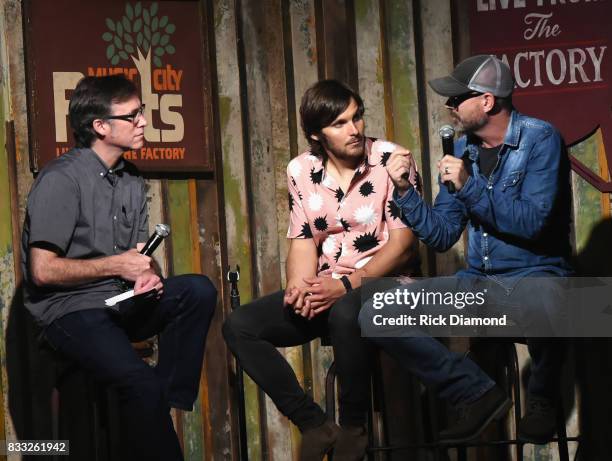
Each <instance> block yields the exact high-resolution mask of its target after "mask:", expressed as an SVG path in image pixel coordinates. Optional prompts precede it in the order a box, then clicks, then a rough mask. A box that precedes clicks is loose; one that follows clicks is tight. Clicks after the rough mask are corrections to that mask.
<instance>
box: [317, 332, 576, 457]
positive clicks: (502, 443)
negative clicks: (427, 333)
mask: <svg viewBox="0 0 612 461" xmlns="http://www.w3.org/2000/svg"><path fill="white" fill-rule="evenodd" d="M514 341H515V340H514V339H513V340H512V341H502V342H501V346H500V347H501V350H502V357H501V359H502V360H498V361H496V363H497V364H500V365H501V368H500V369H499V370H498V371H499V372H498V373H496V374H497V375H500V374H501V379H498V382H499V384H500V385H501V386H502V388H504V390H505V391H506V392H507V393H508V395H509V396H510V397H511V399H512V400H513V402H514V409H513V411H514V433H515V434H517V433H518V422H519V421H520V418H521V415H522V408H521V407H522V405H521V382H520V368H519V361H518V355H517V352H516V346H515V342H514ZM518 342H522V340H518ZM321 344H322V345H329V342H325V343H324V342H323V338H322V342H321ZM375 368H377V369H378V370H380V362H379V361H377V363H375ZM335 370H336V365H335V363H334V362H332V364H331V365H330V367H329V368H328V370H327V375H326V378H325V393H326V395H325V403H326V411H327V416H328V419H330V420H335V379H336V374H335ZM373 375H374V376H376V377H380V376H381V373H377V372H374V373H373ZM427 397H428V402H429V410H430V411H429V413H434V408H435V397H434V396H433V394H432V393H431V392H428V396H427ZM384 408H385V405H384V392H383V388H382V383H381V382H380V379H378V380H374V382H373V383H372V400H371V407H370V411H369V426H370V427H369V428H370V430H369V431H368V432H369V447H368V452H370V453H372V452H382V453H384V454H386V455H388V454H389V453H390V452H392V451H397V450H413V451H428V452H430V454H431V455H432V456H434V459H447V458H446V457H445V454H444V452H445V451H447V450H449V449H455V450H456V454H457V461H467V449H468V448H469V447H481V446H483V447H484V446H497V447H499V448H500V449H501V450H506V447H508V446H509V445H515V446H516V458H515V459H516V460H517V461H523V446H524V445H525V444H526V443H525V442H523V441H521V440H518V439H510V438H507V437H505V438H504V435H503V434H505V421H503V420H502V421H500V422H498V433H499V434H502V436H501V437H500V438H499V439H498V440H493V441H478V440H477V441H473V442H467V443H463V444H456V445H448V444H441V443H439V442H437V441H432V442H429V443H421V444H406V445H397V446H392V445H389V443H388V440H387V431H386V427H387V424H386V420H385V416H384ZM376 413H378V414H380V415H381V417H380V418H379V424H380V425H381V426H380V428H379V430H378V433H379V434H380V435H381V437H380V438H381V440H380V442H381V443H382V444H380V445H375V444H374V434H373V431H372V430H371V428H372V422H373V415H374V414H376ZM556 419H557V437H553V438H551V440H550V441H549V442H556V443H557V446H558V455H559V460H560V461H569V448H568V442H570V441H572V442H580V436H576V437H568V436H567V432H566V428H565V413H564V409H563V406H562V402H561V401H560V400H559V403H558V405H557V415H556ZM428 426H433V429H434V430H432V431H431V432H432V433H435V432H436V430H435V429H436V426H437V424H436V418H435V416H434V417H432V415H429V424H428ZM500 455H501V456H504V455H503V454H501V453H500ZM577 458H578V451H577V452H576V459H577ZM502 459H503V458H502Z"/></svg>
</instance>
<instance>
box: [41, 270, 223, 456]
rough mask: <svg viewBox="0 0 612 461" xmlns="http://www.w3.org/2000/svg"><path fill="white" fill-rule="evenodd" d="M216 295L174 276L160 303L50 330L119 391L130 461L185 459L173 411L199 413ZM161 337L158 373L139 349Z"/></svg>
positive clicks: (93, 315)
mask: <svg viewBox="0 0 612 461" xmlns="http://www.w3.org/2000/svg"><path fill="white" fill-rule="evenodd" d="M216 296H217V292H216V289H215V287H214V286H213V285H212V283H211V282H210V280H209V279H208V278H207V277H205V276H201V275H183V276H178V277H171V278H168V279H166V280H165V281H164V292H163V295H162V297H161V298H160V299H159V300H155V299H153V300H144V301H141V302H124V303H122V305H121V310H122V314H118V313H116V312H113V311H110V310H107V309H87V310H82V311H78V312H73V313H70V314H67V315H65V316H63V317H61V318H59V319H57V320H55V321H54V322H53V323H51V325H49V326H48V327H47V329H46V330H45V337H46V340H47V341H48V342H49V344H50V345H51V346H52V347H53V348H54V349H55V350H56V351H57V352H59V353H61V354H63V355H64V356H65V357H67V358H68V359H70V360H73V361H75V362H76V363H77V364H78V365H79V366H80V367H82V368H83V369H85V370H86V371H88V372H89V373H91V374H92V375H93V377H94V378H95V379H97V380H99V381H101V382H103V383H105V384H108V385H110V386H112V387H113V388H115V389H116V390H117V392H118V397H119V398H118V400H119V407H120V408H119V411H120V417H121V425H122V433H123V435H124V440H123V445H124V447H125V449H124V450H122V451H123V454H124V456H125V459H130V460H141V459H142V460H145V459H151V460H152V459H164V460H182V459H183V457H182V454H181V450H180V445H179V441H178V438H177V436H176V433H175V431H174V428H173V425H172V419H171V417H170V407H174V408H180V409H183V410H191V409H192V408H193V403H194V402H195V399H196V397H197V393H198V386H199V381H200V373H201V370H202V362H203V358H204V344H205V341H206V334H207V332H208V328H209V326H210V322H211V319H212V316H213V313H214V307H215V304H216ZM156 334H160V338H159V360H158V364H157V366H156V367H155V368H151V367H150V366H149V365H147V364H146V363H145V362H143V361H142V359H141V358H140V357H139V356H138V355H137V353H136V352H135V351H134V348H133V347H132V345H131V342H133V341H142V340H144V339H147V338H150V337H151V336H154V335H156Z"/></svg>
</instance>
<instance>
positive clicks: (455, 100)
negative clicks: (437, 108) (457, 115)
mask: <svg viewBox="0 0 612 461" xmlns="http://www.w3.org/2000/svg"><path fill="white" fill-rule="evenodd" d="M483 94H484V93H478V92H477V91H470V92H469V93H463V94H459V95H457V96H451V97H450V98H448V99H447V100H446V102H445V103H444V105H445V106H446V107H450V108H451V109H457V108H458V107H459V106H460V105H461V103H462V102H464V101H467V100H468V99H472V98H475V97H476V96H482V95H483Z"/></svg>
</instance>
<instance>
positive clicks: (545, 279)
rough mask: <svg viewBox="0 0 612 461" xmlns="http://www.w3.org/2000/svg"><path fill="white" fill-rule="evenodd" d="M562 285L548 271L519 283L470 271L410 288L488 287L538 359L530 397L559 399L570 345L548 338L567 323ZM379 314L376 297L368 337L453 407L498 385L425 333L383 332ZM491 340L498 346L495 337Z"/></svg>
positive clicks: (367, 316) (366, 323) (365, 319)
mask: <svg viewBox="0 0 612 461" xmlns="http://www.w3.org/2000/svg"><path fill="white" fill-rule="evenodd" d="M551 275H553V276H551ZM561 281H562V279H561V278H560V277H556V276H554V274H550V273H547V272H538V273H534V277H524V278H522V279H520V280H518V281H517V280H513V279H511V278H508V277H507V278H497V279H491V278H485V277H482V276H475V275H473V274H468V273H465V274H464V275H463V276H462V277H437V278H432V279H426V280H422V281H418V282H415V283H412V284H409V285H407V286H406V287H407V288H408V289H409V290H411V291H415V292H418V291H421V290H424V291H442V292H445V291H446V292H455V291H463V292H477V291H482V290H483V289H485V290H484V291H485V292H487V299H489V300H490V301H489V303H490V304H488V305H487V308H488V309H491V311H492V312H493V311H495V310H497V311H498V312H500V309H501V310H504V309H505V310H506V312H509V311H514V312H516V313H517V314H514V315H515V317H514V318H515V319H516V320H518V321H519V323H520V325H521V328H519V331H520V332H521V333H520V334H521V335H522V336H524V337H526V342H527V346H528V348H529V353H530V355H531V357H532V363H531V376H530V379H529V386H528V390H529V393H530V394H535V395H538V396H541V397H546V398H551V399H553V398H555V397H556V395H557V392H558V376H559V373H560V369H561V366H562V363H563V359H564V356H565V344H564V341H563V340H562V339H558V338H554V337H546V336H552V335H554V333H555V332H557V331H562V329H560V327H559V326H558V325H557V324H559V323H560V321H562V320H564V319H565V317H564V315H563V309H562V308H559V306H560V305H561V304H562V299H561V297H562V293H563V291H562V290H561V288H560V282H561ZM379 291H384V290H379ZM391 291H393V290H391ZM366 296H368V295H366ZM385 309H387V310H390V311H392V312H394V313H395V314H398V313H410V312H411V311H410V309H409V308H407V307H405V306H403V305H389V306H386V307H385ZM379 312H380V311H378V310H376V308H375V307H374V306H373V303H372V299H369V300H368V301H366V303H365V304H364V305H363V307H362V309H361V312H360V314H359V324H360V327H361V331H362V333H363V334H364V335H366V336H368V337H369V339H370V340H371V341H372V342H374V343H375V344H377V345H379V346H380V347H382V348H383V349H384V350H385V351H386V352H387V353H388V354H389V355H391V356H392V357H393V358H395V359H396V360H397V361H398V362H399V363H400V365H401V366H403V367H404V368H406V369H407V370H408V371H410V372H411V373H413V374H414V375H415V376H417V377H418V378H419V379H420V380H421V381H423V383H425V384H426V385H428V386H432V387H434V388H436V390H437V391H438V393H439V395H440V397H442V398H445V399H447V400H449V401H450V402H451V403H452V404H457V403H459V402H465V403H469V402H473V401H475V400H477V399H478V398H479V397H481V396H482V395H483V394H484V393H486V392H487V391H488V390H489V389H491V388H492V387H493V386H494V384H495V383H494V382H493V380H491V378H490V377H489V376H488V375H487V374H486V373H485V372H484V371H483V370H482V369H481V368H480V367H479V366H478V365H476V363H474V362H473V361H472V360H470V359H469V358H467V357H465V356H464V355H462V354H456V353H453V352H451V351H449V350H448V349H447V348H446V347H445V346H444V345H443V344H441V343H440V342H439V341H437V340H436V339H435V338H432V337H431V336H429V335H428V334H427V333H426V332H425V331H421V330H419V329H418V328H416V327H415V328H411V327H405V326H400V327H393V328H390V329H387V330H386V331H381V332H380V334H377V332H376V330H375V329H373V328H372V323H373V318H374V316H375V315H376V314H378V313H379ZM417 312H418V311H417ZM561 323H562V322H561ZM541 336H543V337H541ZM489 341H491V342H492V344H494V342H495V338H494V337H491V338H489ZM498 341H499V340H498Z"/></svg>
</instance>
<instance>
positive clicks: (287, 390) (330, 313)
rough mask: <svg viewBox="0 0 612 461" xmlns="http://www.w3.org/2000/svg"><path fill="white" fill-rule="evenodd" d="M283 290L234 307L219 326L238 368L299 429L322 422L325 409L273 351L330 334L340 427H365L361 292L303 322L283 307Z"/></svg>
mask: <svg viewBox="0 0 612 461" xmlns="http://www.w3.org/2000/svg"><path fill="white" fill-rule="evenodd" d="M283 294H284V292H283V291H278V292H276V293H273V294H271V295H268V296H264V297H263V298H260V299H258V300H256V301H254V302H252V303H250V304H247V305H245V306H242V307H240V308H238V309H237V310H236V311H234V312H233V313H232V315H230V317H229V318H228V319H227V320H226V322H225V324H224V325H223V336H224V337H225V341H226V342H227V345H228V346H229V348H230V350H231V351H232V352H233V354H234V355H235V356H236V358H237V359H238V362H239V363H240V366H241V367H242V368H243V369H244V370H245V371H246V372H247V373H248V375H249V376H250V377H251V378H253V380H254V381H255V382H256V383H257V384H258V385H259V386H260V387H261V388H262V389H263V390H264V392H265V393H266V394H268V396H269V397H270V398H271V399H272V401H273V402H274V404H275V405H276V406H277V408H278V409H279V410H280V411H281V413H283V414H284V415H285V416H287V417H288V418H289V419H290V420H291V421H292V422H293V423H294V424H295V425H296V426H298V428H299V429H300V430H301V431H304V430H306V429H309V428H312V427H316V426H318V425H320V424H322V423H323V422H324V421H325V414H324V413H323V410H321V408H320V407H319V406H318V405H317V404H316V403H315V402H314V401H313V400H312V398H311V397H310V396H309V395H307V394H306V393H305V392H304V390H303V389H302V388H301V387H300V385H299V383H298V380H297V378H296V376H295V373H294V372H293V370H292V368H291V366H290V365H289V364H288V363H287V361H286V360H285V358H284V357H283V356H282V355H281V354H280V352H279V351H278V350H277V349H276V348H277V347H288V346H298V345H301V344H305V343H308V342H310V341H312V340H313V339H315V338H317V337H321V336H325V335H329V336H330V338H331V343H332V346H333V349H334V358H335V362H336V369H337V376H338V382H339V386H340V395H339V403H340V424H342V425H348V426H357V425H363V424H365V421H366V414H367V409H368V398H369V389H370V387H369V386H370V352H371V351H370V346H369V345H368V344H367V342H366V341H365V339H364V338H362V337H361V331H360V329H359V325H358V323H357V316H358V314H359V309H360V308H361V295H360V290H359V289H355V290H353V291H351V292H350V293H348V294H346V295H344V296H343V297H342V298H340V299H339V300H338V301H336V303H335V304H334V305H333V306H332V307H331V308H330V309H328V310H326V311H325V312H323V313H321V314H319V315H317V316H316V317H314V318H313V319H312V320H307V319H305V318H303V317H301V316H299V315H297V314H295V313H294V312H293V310H292V309H291V308H290V307H283Z"/></svg>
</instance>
